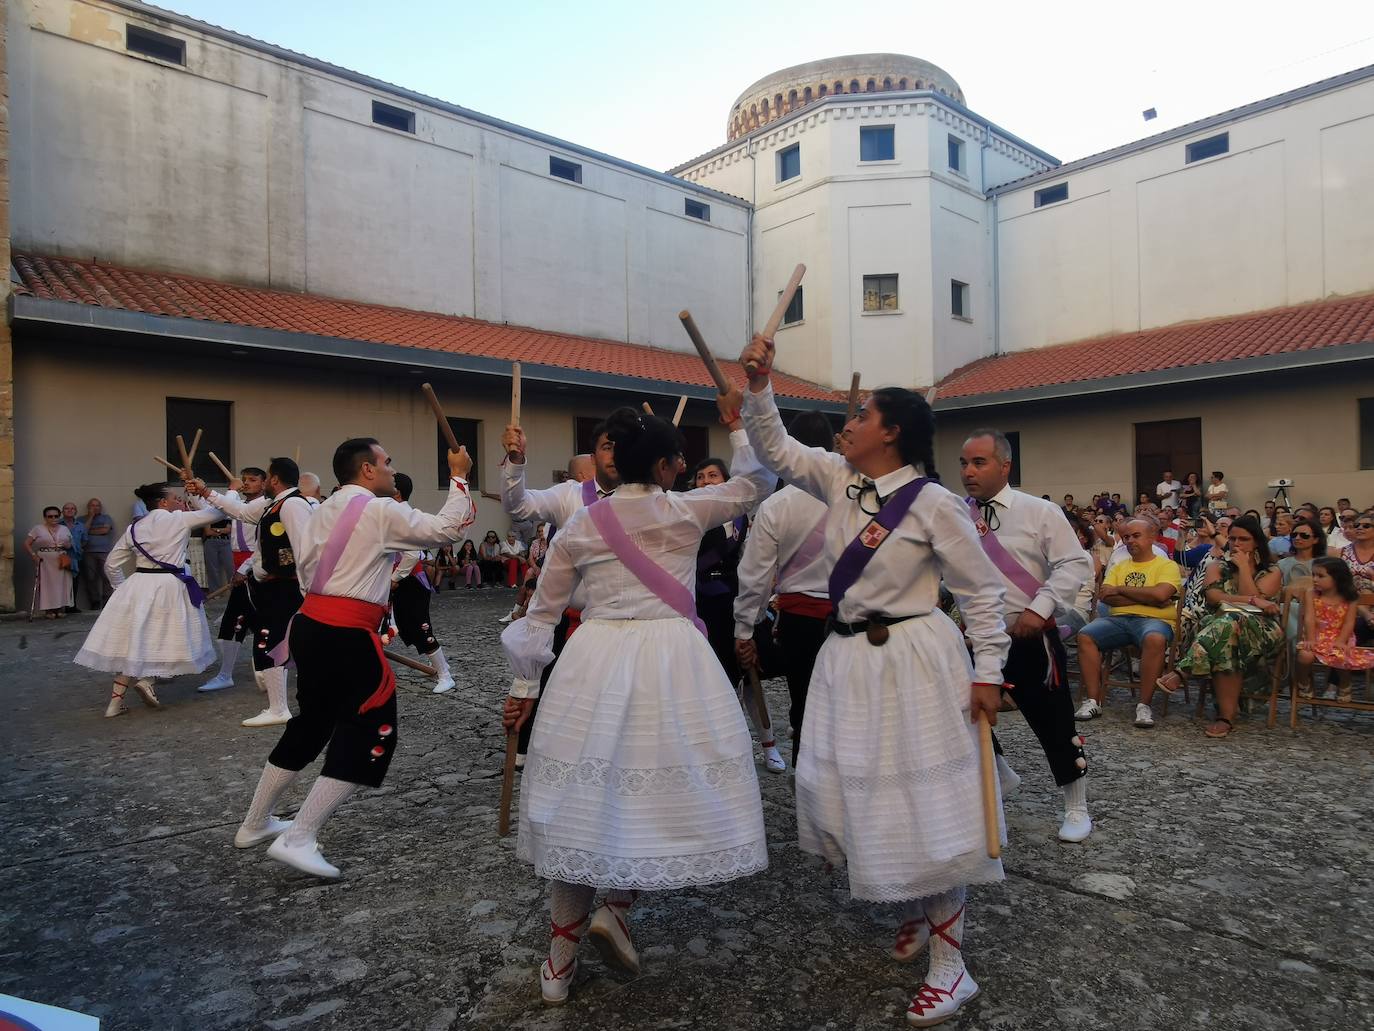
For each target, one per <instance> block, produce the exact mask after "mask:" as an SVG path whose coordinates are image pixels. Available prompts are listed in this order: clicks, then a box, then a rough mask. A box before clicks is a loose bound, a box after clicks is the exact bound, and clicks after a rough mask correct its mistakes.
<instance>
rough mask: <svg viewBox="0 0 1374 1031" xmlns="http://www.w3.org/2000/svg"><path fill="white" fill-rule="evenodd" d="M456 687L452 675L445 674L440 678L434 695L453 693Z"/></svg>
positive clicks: (435, 686)
mask: <svg viewBox="0 0 1374 1031" xmlns="http://www.w3.org/2000/svg"><path fill="white" fill-rule="evenodd" d="M455 686H457V685H455V684H454V683H453V677H452V675H450V674H448V673H445V674H444V675H443V676H442V677H440V678H439V682H438V683H437V684H435V685H434V693H435V694H446V693H448V692H449V691H452V690H453V689H454V687H455Z"/></svg>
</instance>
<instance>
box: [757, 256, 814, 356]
mask: <svg viewBox="0 0 1374 1031" xmlns="http://www.w3.org/2000/svg"><path fill="white" fill-rule="evenodd" d="M804 275H806V266H805V265H798V266H797V267H796V268H794V269H793V270H792V278H791V279H789V280H788V281H787V285H786V286H785V287H783V288H782V296H780V297H779V298H778V305H777V307H776V308H774V309H773V314H772V315H770V316H768V321H767V322H765V323H764V325H763V335H764V336H765V337H767V338H768V339H769V340H772V339H773V335H774V334H775V333H777V331H778V327H779V326H781V325H782V319H783V316H784V315H786V314H787V308H788V305H790V304H791V303H792V298H793V297H794V296H795V295H796V293H797V287H799V286H801V281H802V276H804ZM748 369H749V371H750V372H751V373H752V372H755V371H756V370H757V369H758V366H757V365H755V364H754V363H753V362H750V363H749V366H748Z"/></svg>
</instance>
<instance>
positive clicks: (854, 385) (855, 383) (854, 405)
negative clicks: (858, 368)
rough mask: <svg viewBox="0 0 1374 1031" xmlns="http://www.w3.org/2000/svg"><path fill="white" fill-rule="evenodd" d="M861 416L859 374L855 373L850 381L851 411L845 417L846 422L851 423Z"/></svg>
mask: <svg viewBox="0 0 1374 1031" xmlns="http://www.w3.org/2000/svg"><path fill="white" fill-rule="evenodd" d="M858 414H859V374H858V373H857V372H856V373H854V376H853V378H852V379H851V380H850V381H849V411H848V412H847V413H846V415H845V417H844V421H845V422H849V421H850V420H851V419H853V418H854V416H856V415H858Z"/></svg>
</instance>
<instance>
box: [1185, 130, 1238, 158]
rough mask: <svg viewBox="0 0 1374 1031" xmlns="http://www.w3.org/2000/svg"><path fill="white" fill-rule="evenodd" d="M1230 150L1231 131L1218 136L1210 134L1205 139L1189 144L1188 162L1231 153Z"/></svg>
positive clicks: (1187, 151) (1187, 150)
mask: <svg viewBox="0 0 1374 1031" xmlns="http://www.w3.org/2000/svg"><path fill="white" fill-rule="evenodd" d="M1230 150H1231V134H1230V133H1229V132H1224V133H1221V134H1220V135H1217V136H1209V137H1207V139H1205V140H1198V141H1197V142H1196V143H1190V144H1188V146H1187V149H1186V151H1185V154H1186V158H1187V161H1186V163H1187V164H1192V163H1193V162H1194V161H1201V160H1203V159H1204V158H1214V157H1216V156H1217V155H1218V154H1226V153H1229V152H1230Z"/></svg>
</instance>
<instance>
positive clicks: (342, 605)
mask: <svg viewBox="0 0 1374 1031" xmlns="http://www.w3.org/2000/svg"><path fill="white" fill-rule="evenodd" d="M300 614H301V615H302V616H307V617H309V618H310V619H313V620H314V621H315V622H316V623H324V624H326V625H327V626H337V627H344V628H346V629H349V630H365V631H366V632H367V636H368V637H369V638H370V639H371V641H372V647H373V648H375V649H376V651H377V661H378V662H379V663H381V665H382V681H381V683H380V684H378V685H377V690H375V691H373V692H372V694H371V695H369V696H368V699H367V701H365V702H363V704H362V706H361V707H360V708H359V709H358V713H359V714H362V713H365V712H367V711H368V710H369V709H375V708H377V706H379V705H382V704H384V703H385V702H386V700H387V699H388V698H390V697H391V696H392V695H394V694H395V693H396V673H395V671H394V670H393V669H392V668H391V663H389V662H387V661H386V656H385V655H384V654H383V653H382V639H381V638H380V637H378V636H377V628H378V627H379V626H381V625H382V620H384V619H386V606H384V605H374V604H372V602H370V601H362V600H360V599H358V598H341V597H337V596H335V595H331V594H307V595H306V596H305V601H304V602H302V603H301V608H300Z"/></svg>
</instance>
